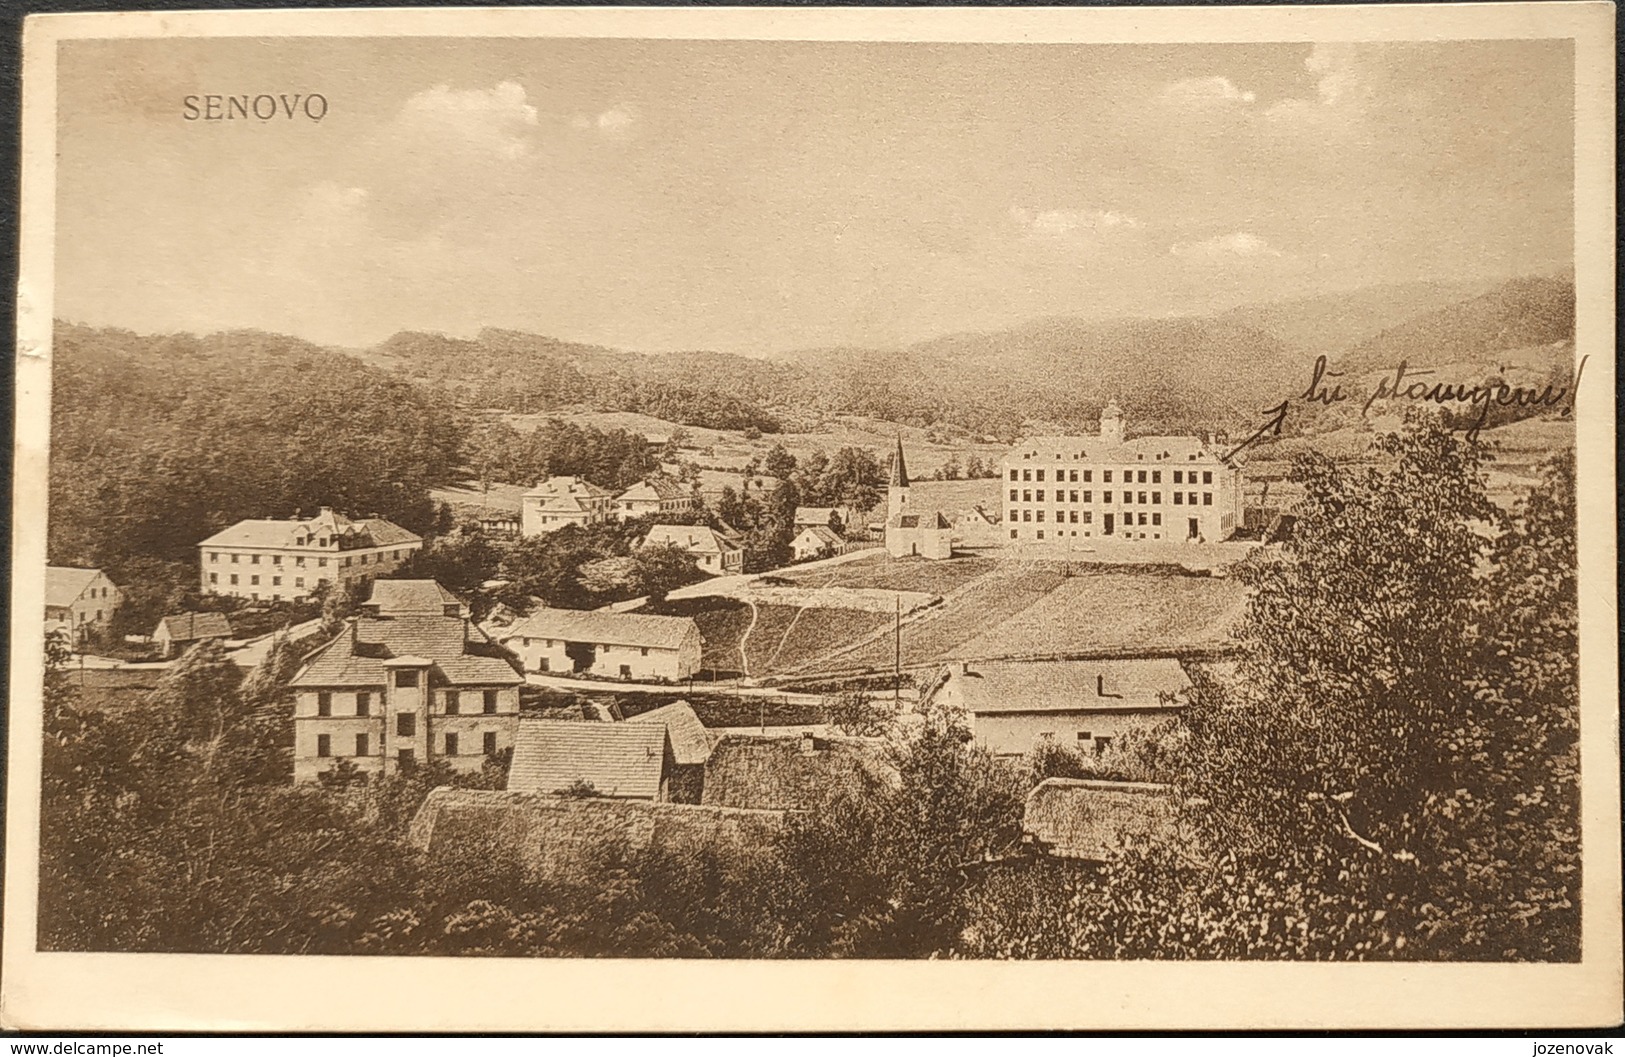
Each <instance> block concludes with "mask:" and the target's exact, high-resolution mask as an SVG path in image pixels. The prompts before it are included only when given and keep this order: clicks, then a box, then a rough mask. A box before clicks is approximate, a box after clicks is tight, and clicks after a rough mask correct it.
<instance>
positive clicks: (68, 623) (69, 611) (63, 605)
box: [45, 565, 124, 645]
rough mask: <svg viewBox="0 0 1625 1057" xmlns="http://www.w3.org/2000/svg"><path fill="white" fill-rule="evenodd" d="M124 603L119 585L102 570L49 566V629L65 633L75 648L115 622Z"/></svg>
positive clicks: (46, 605) (46, 581) (46, 583)
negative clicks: (95, 630) (96, 629)
mask: <svg viewBox="0 0 1625 1057" xmlns="http://www.w3.org/2000/svg"><path fill="white" fill-rule="evenodd" d="M123 600H124V594H123V592H122V591H120V590H119V588H118V585H117V584H115V583H114V582H113V581H112V580H110V579H108V578H107V574H106V573H104V572H102V571H101V570H100V569H75V568H71V567H68V566H63V565H48V566H46V567H45V630H46V631H61V632H62V633H63V634H65V635H67V636H68V639H69V641H70V642H71V643H72V644H74V645H78V644H79V642H80V640H81V639H82V638H83V637H84V635H85V633H86V632H88V631H90V630H91V629H92V628H94V627H99V626H105V624H106V622H107V621H109V620H112V619H113V610H115V609H117V608H118V607H119V603H120V602H122V601H123Z"/></svg>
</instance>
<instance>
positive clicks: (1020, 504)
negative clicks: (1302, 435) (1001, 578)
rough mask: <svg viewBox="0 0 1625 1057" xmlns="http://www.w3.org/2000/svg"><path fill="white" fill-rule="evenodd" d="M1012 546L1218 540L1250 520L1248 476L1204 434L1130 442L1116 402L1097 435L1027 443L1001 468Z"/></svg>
mask: <svg viewBox="0 0 1625 1057" xmlns="http://www.w3.org/2000/svg"><path fill="white" fill-rule="evenodd" d="M1000 477H1001V478H1002V482H1001V488H1002V489H1003V492H1004V525H1005V528H1006V530H1007V535H1008V537H1009V538H1008V539H1007V540H1006V541H1005V542H1006V543H1010V542H1017V543H1050V544H1054V543H1057V542H1063V543H1076V542H1078V541H1080V540H1086V539H1088V540H1099V539H1118V540H1149V541H1159V540H1160V541H1163V542H1167V543H1182V542H1186V541H1197V542H1216V541H1219V540H1224V539H1227V538H1229V536H1230V535H1231V534H1232V533H1234V532H1235V531H1236V529H1237V528H1239V527H1240V526H1241V523H1242V474H1241V470H1240V468H1239V467H1237V466H1236V465H1235V464H1234V463H1232V462H1230V461H1228V460H1226V459H1225V457H1224V454H1223V453H1222V452H1220V451H1219V450H1218V449H1217V447H1216V446H1212V445H1210V444H1209V443H1208V441H1207V440H1206V439H1204V438H1202V437H1194V436H1148V437H1133V438H1129V437H1127V436H1126V433H1125V421H1124V418H1123V413H1122V411H1121V410H1120V409H1119V408H1118V407H1117V405H1116V404H1115V403H1112V404H1108V405H1107V406H1106V409H1105V410H1104V411H1102V412H1101V416H1100V429H1099V432H1098V433H1097V434H1096V435H1094V436H1055V437H1027V438H1025V439H1023V440H1020V441H1018V442H1017V443H1016V445H1015V447H1013V448H1011V449H1010V451H1009V452H1007V453H1006V454H1005V457H1004V461H1003V462H1002V463H1001V473H1000Z"/></svg>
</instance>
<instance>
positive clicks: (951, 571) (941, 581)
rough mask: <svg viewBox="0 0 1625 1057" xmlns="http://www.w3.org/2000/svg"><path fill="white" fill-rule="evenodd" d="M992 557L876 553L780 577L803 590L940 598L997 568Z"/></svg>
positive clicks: (878, 551)
mask: <svg viewBox="0 0 1625 1057" xmlns="http://www.w3.org/2000/svg"><path fill="white" fill-rule="evenodd" d="M998 566H999V562H998V561H997V560H996V559H993V558H952V559H949V560H948V561H928V560H927V559H924V558H893V557H890V556H889V555H887V554H886V552H885V551H882V550H877V551H875V552H874V553H873V554H872V555H865V556H864V557H863V558H862V559H860V560H858V561H853V562H847V563H846V564H844V565H837V566H834V567H832V568H827V569H818V570H808V571H807V572H798V571H795V570H791V571H790V572H787V573H785V574H783V575H782V576H781V577H780V578H781V579H784V580H788V581H790V582H791V583H793V584H796V585H799V586H806V587H850V588H868V589H876V590H881V591H924V592H927V593H929V594H936V595H943V594H947V593H948V592H949V591H953V590H955V589H957V588H960V587H963V586H964V585H965V584H967V583H970V582H971V581H972V580H975V579H977V578H978V577H982V576H986V575H987V574H988V573H990V572H992V571H993V570H995V569H997V568H998Z"/></svg>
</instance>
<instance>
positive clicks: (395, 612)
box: [361, 580, 468, 617]
mask: <svg viewBox="0 0 1625 1057" xmlns="http://www.w3.org/2000/svg"><path fill="white" fill-rule="evenodd" d="M361 611H362V612H363V613H366V614H367V615H369V616H374V617H403V616H423V615H433V614H436V613H438V614H440V615H441V616H444V617H466V616H468V603H466V602H464V601H463V600H462V599H461V598H458V597H457V596H456V595H454V594H452V593H451V592H450V591H448V590H446V589H445V587H443V586H441V584H440V581H439V580H374V581H373V582H372V593H371V594H369V595H368V596H367V600H366V601H365V602H363V603H361Z"/></svg>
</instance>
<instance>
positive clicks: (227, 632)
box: [152, 613, 232, 642]
mask: <svg viewBox="0 0 1625 1057" xmlns="http://www.w3.org/2000/svg"><path fill="white" fill-rule="evenodd" d="M152 634H153V636H154V637H155V638H156V637H157V636H158V635H166V636H168V638H169V640H170V641H171V642H196V641H197V640H198V639H229V638H231V635H232V631H231V621H229V620H227V619H226V615H225V614H224V613H177V614H175V615H174V616H169V617H165V618H164V619H162V620H160V621H159V622H158V627H157V628H155V629H153V633H152Z"/></svg>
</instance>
